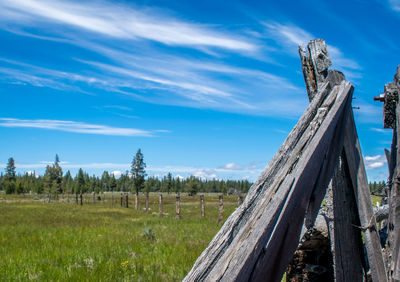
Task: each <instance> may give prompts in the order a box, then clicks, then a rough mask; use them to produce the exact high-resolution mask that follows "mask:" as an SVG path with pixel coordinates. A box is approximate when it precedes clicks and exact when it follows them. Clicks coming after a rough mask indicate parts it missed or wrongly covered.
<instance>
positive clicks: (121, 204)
mask: <svg viewBox="0 0 400 282" xmlns="http://www.w3.org/2000/svg"><path fill="white" fill-rule="evenodd" d="M123 199H124V198H123V195H122V193H121V207H122V201H123Z"/></svg>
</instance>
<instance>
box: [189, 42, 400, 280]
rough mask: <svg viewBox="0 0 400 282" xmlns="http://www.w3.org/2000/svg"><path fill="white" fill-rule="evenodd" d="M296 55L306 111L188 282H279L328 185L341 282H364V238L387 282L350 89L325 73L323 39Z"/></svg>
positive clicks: (376, 272)
mask: <svg viewBox="0 0 400 282" xmlns="http://www.w3.org/2000/svg"><path fill="white" fill-rule="evenodd" d="M299 53H300V58H301V65H302V70H303V74H304V79H305V82H306V87H307V93H308V97H309V100H310V105H309V107H308V108H307V109H306V111H305V112H304V114H303V115H302V117H301V118H300V119H299V121H298V123H297V125H296V126H295V127H294V128H293V130H292V131H291V133H290V134H289V136H288V137H287V139H286V140H285V142H284V143H283V145H282V146H281V148H280V149H279V150H278V152H277V154H276V155H275V156H274V158H273V159H272V160H271V161H270V163H269V164H268V166H267V167H266V168H265V170H264V171H263V172H262V174H261V175H260V176H259V178H258V179H257V181H256V182H255V183H254V185H253V186H252V187H251V188H250V191H249V193H248V194H247V197H246V198H245V200H244V202H243V204H242V205H240V207H239V208H238V209H237V210H236V211H235V212H234V213H233V214H232V215H231V216H230V217H229V218H228V219H227V220H226V222H225V224H224V225H223V226H222V228H221V230H220V231H219V232H218V233H217V235H216V236H215V237H214V239H213V240H212V241H211V243H210V244H209V246H208V247H207V248H206V249H205V250H204V251H203V253H202V254H201V255H200V257H199V258H198V259H197V260H196V262H195V264H194V266H193V268H192V269H191V271H190V272H189V273H188V274H187V276H186V277H185V279H184V281H280V280H281V279H282V276H283V273H284V272H285V270H286V268H287V266H288V264H289V263H290V261H291V259H292V257H293V253H294V252H295V250H296V248H297V247H298V245H299V241H300V239H301V238H302V236H303V235H304V234H306V233H307V230H310V229H311V228H312V226H313V225H314V222H315V218H316V217H317V215H318V212H319V210H320V207H321V202H322V200H323V198H324V196H325V194H326V191H327V187H328V186H329V187H330V189H329V191H331V192H329V193H328V195H327V202H329V203H330V213H331V216H332V223H331V224H330V227H331V228H330V229H331V230H330V235H331V236H330V239H331V246H332V247H331V248H332V253H333V255H334V258H333V262H334V265H335V267H334V276H335V279H336V281H362V280H364V279H366V277H367V267H366V263H365V261H364V251H363V248H362V246H361V242H362V239H361V232H362V233H363V238H364V241H365V250H366V256H367V257H368V262H369V267H370V275H371V278H372V280H373V281H387V276H386V269H385V264H384V261H383V256H382V252H381V247H380V241H379V237H378V232H377V229H376V222H375V216H374V213H373V210H372V205H371V199H370V194H369V187H368V184H367V178H366V173H365V168H364V164H363V157H362V154H361V149H360V145H359V142H358V137H357V132H356V127H355V123H354V118H353V112H352V107H351V101H352V94H353V86H352V85H351V84H350V83H349V82H347V81H346V80H345V78H344V75H343V74H342V73H340V72H338V71H335V70H329V69H328V68H329V67H330V65H331V60H330V58H329V55H328V51H327V47H326V44H325V42H324V41H323V40H321V39H317V40H312V41H310V43H309V44H308V46H307V49H305V48H302V47H300V48H299ZM399 174H400V173H399ZM399 227H400V226H399ZM397 234H399V233H397Z"/></svg>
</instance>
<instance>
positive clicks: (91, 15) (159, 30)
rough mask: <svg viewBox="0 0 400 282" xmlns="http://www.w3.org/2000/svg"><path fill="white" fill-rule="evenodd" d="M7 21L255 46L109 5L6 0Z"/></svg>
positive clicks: (182, 42)
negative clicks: (20, 20) (17, 20)
mask: <svg viewBox="0 0 400 282" xmlns="http://www.w3.org/2000/svg"><path fill="white" fill-rule="evenodd" d="M0 7H1V8H2V10H3V12H2V13H3V14H6V15H7V18H18V19H24V20H25V21H28V22H31V23H41V22H43V21H47V22H53V23H58V24H63V25H68V26H71V27H74V28H79V29H83V30H86V31H90V32H93V33H97V34H101V35H104V36H108V37H114V38H119V39H130V40H140V39H142V40H143V39H145V40H152V41H157V42H160V43H163V44H166V45H178V46H193V47H213V48H215V47H216V48H223V49H227V50H233V51H255V50H256V49H257V47H256V45H254V44H252V43H250V42H249V41H248V40H245V39H240V38H238V36H237V35H236V36H234V35H229V34H227V33H224V32H221V31H217V30H214V29H212V28H210V27H207V26H203V25H199V24H193V23H189V22H185V21H181V20H178V19H175V18H172V17H169V16H166V15H162V14H160V13H159V12H155V11H152V10H151V9H149V8H147V9H146V10H145V12H144V11H140V10H139V9H133V8H131V7H129V6H122V5H115V4H113V3H111V2H96V3H93V2H81V1H80V2H77V1H69V2H66V1H58V0H52V1H49V0H41V1H36V0H8V1H7V0H6V1H2V2H1V3H0Z"/></svg>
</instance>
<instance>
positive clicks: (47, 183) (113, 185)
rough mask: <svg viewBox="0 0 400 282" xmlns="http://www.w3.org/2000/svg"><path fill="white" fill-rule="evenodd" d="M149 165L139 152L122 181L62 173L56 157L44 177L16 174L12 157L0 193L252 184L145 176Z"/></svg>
mask: <svg viewBox="0 0 400 282" xmlns="http://www.w3.org/2000/svg"><path fill="white" fill-rule="evenodd" d="M145 167H146V164H145V163H144V161H143V154H142V153H141V151H140V149H139V150H138V152H137V154H136V155H135V157H134V159H133V161H132V166H131V170H130V171H126V172H125V173H124V174H122V175H121V176H120V177H119V178H116V177H115V176H114V175H113V174H111V173H109V172H107V171H104V172H103V174H102V175H101V177H98V176H96V175H89V174H88V173H86V172H84V171H83V169H79V171H78V173H77V175H76V176H75V177H73V176H72V175H71V173H70V171H67V172H66V173H65V174H63V171H62V168H61V166H60V160H59V157H58V155H56V158H55V161H54V164H53V165H48V166H47V167H46V171H45V174H44V175H43V176H41V175H35V174H34V173H26V174H23V175H17V174H16V172H15V169H16V168H15V164H14V159H13V158H10V159H9V160H8V163H7V167H6V169H5V173H4V174H3V173H1V174H0V190H3V191H4V192H5V193H7V194H24V193H30V192H32V193H37V194H45V195H48V197H49V199H50V197H52V198H57V197H58V195H60V194H67V193H69V194H81V193H93V192H95V193H102V192H113V191H115V192H132V193H136V194H139V193H140V192H143V193H149V192H166V193H181V192H187V193H189V194H192V195H194V194H196V193H199V192H203V193H210V192H214V193H224V194H227V193H247V191H248V190H249V188H250V186H251V184H252V183H250V182H249V181H247V180H241V181H239V180H217V179H214V180H204V179H201V178H197V177H194V176H190V177H188V178H185V179H181V178H174V177H172V175H171V173H168V174H167V175H166V176H164V177H162V178H159V177H148V178H147V179H146V178H145V177H146V172H145Z"/></svg>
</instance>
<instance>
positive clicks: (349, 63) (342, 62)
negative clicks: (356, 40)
mask: <svg viewBox="0 0 400 282" xmlns="http://www.w3.org/2000/svg"><path fill="white" fill-rule="evenodd" d="M263 24H264V26H265V28H266V36H267V37H269V38H271V39H273V40H274V41H275V42H277V43H278V44H279V45H281V46H284V47H285V49H286V50H288V52H289V53H291V54H292V55H295V56H298V51H297V46H299V45H303V46H305V45H306V44H307V43H308V42H309V41H310V40H311V39H316V38H318V37H316V36H314V35H313V34H311V33H310V32H308V31H306V30H304V29H302V28H301V27H299V26H296V25H294V24H291V23H289V24H281V23H277V22H273V21H271V22H264V23H263ZM328 52H329V55H330V57H331V60H332V63H333V66H334V67H336V68H338V69H339V70H344V72H345V74H346V75H347V76H348V78H351V79H357V78H360V77H361V74H360V73H359V72H357V71H358V70H360V69H361V67H360V65H359V64H358V63H357V62H356V61H355V60H353V59H350V58H347V57H345V56H344V54H343V52H342V51H341V50H340V49H339V48H338V47H336V46H333V45H330V44H328Z"/></svg>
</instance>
